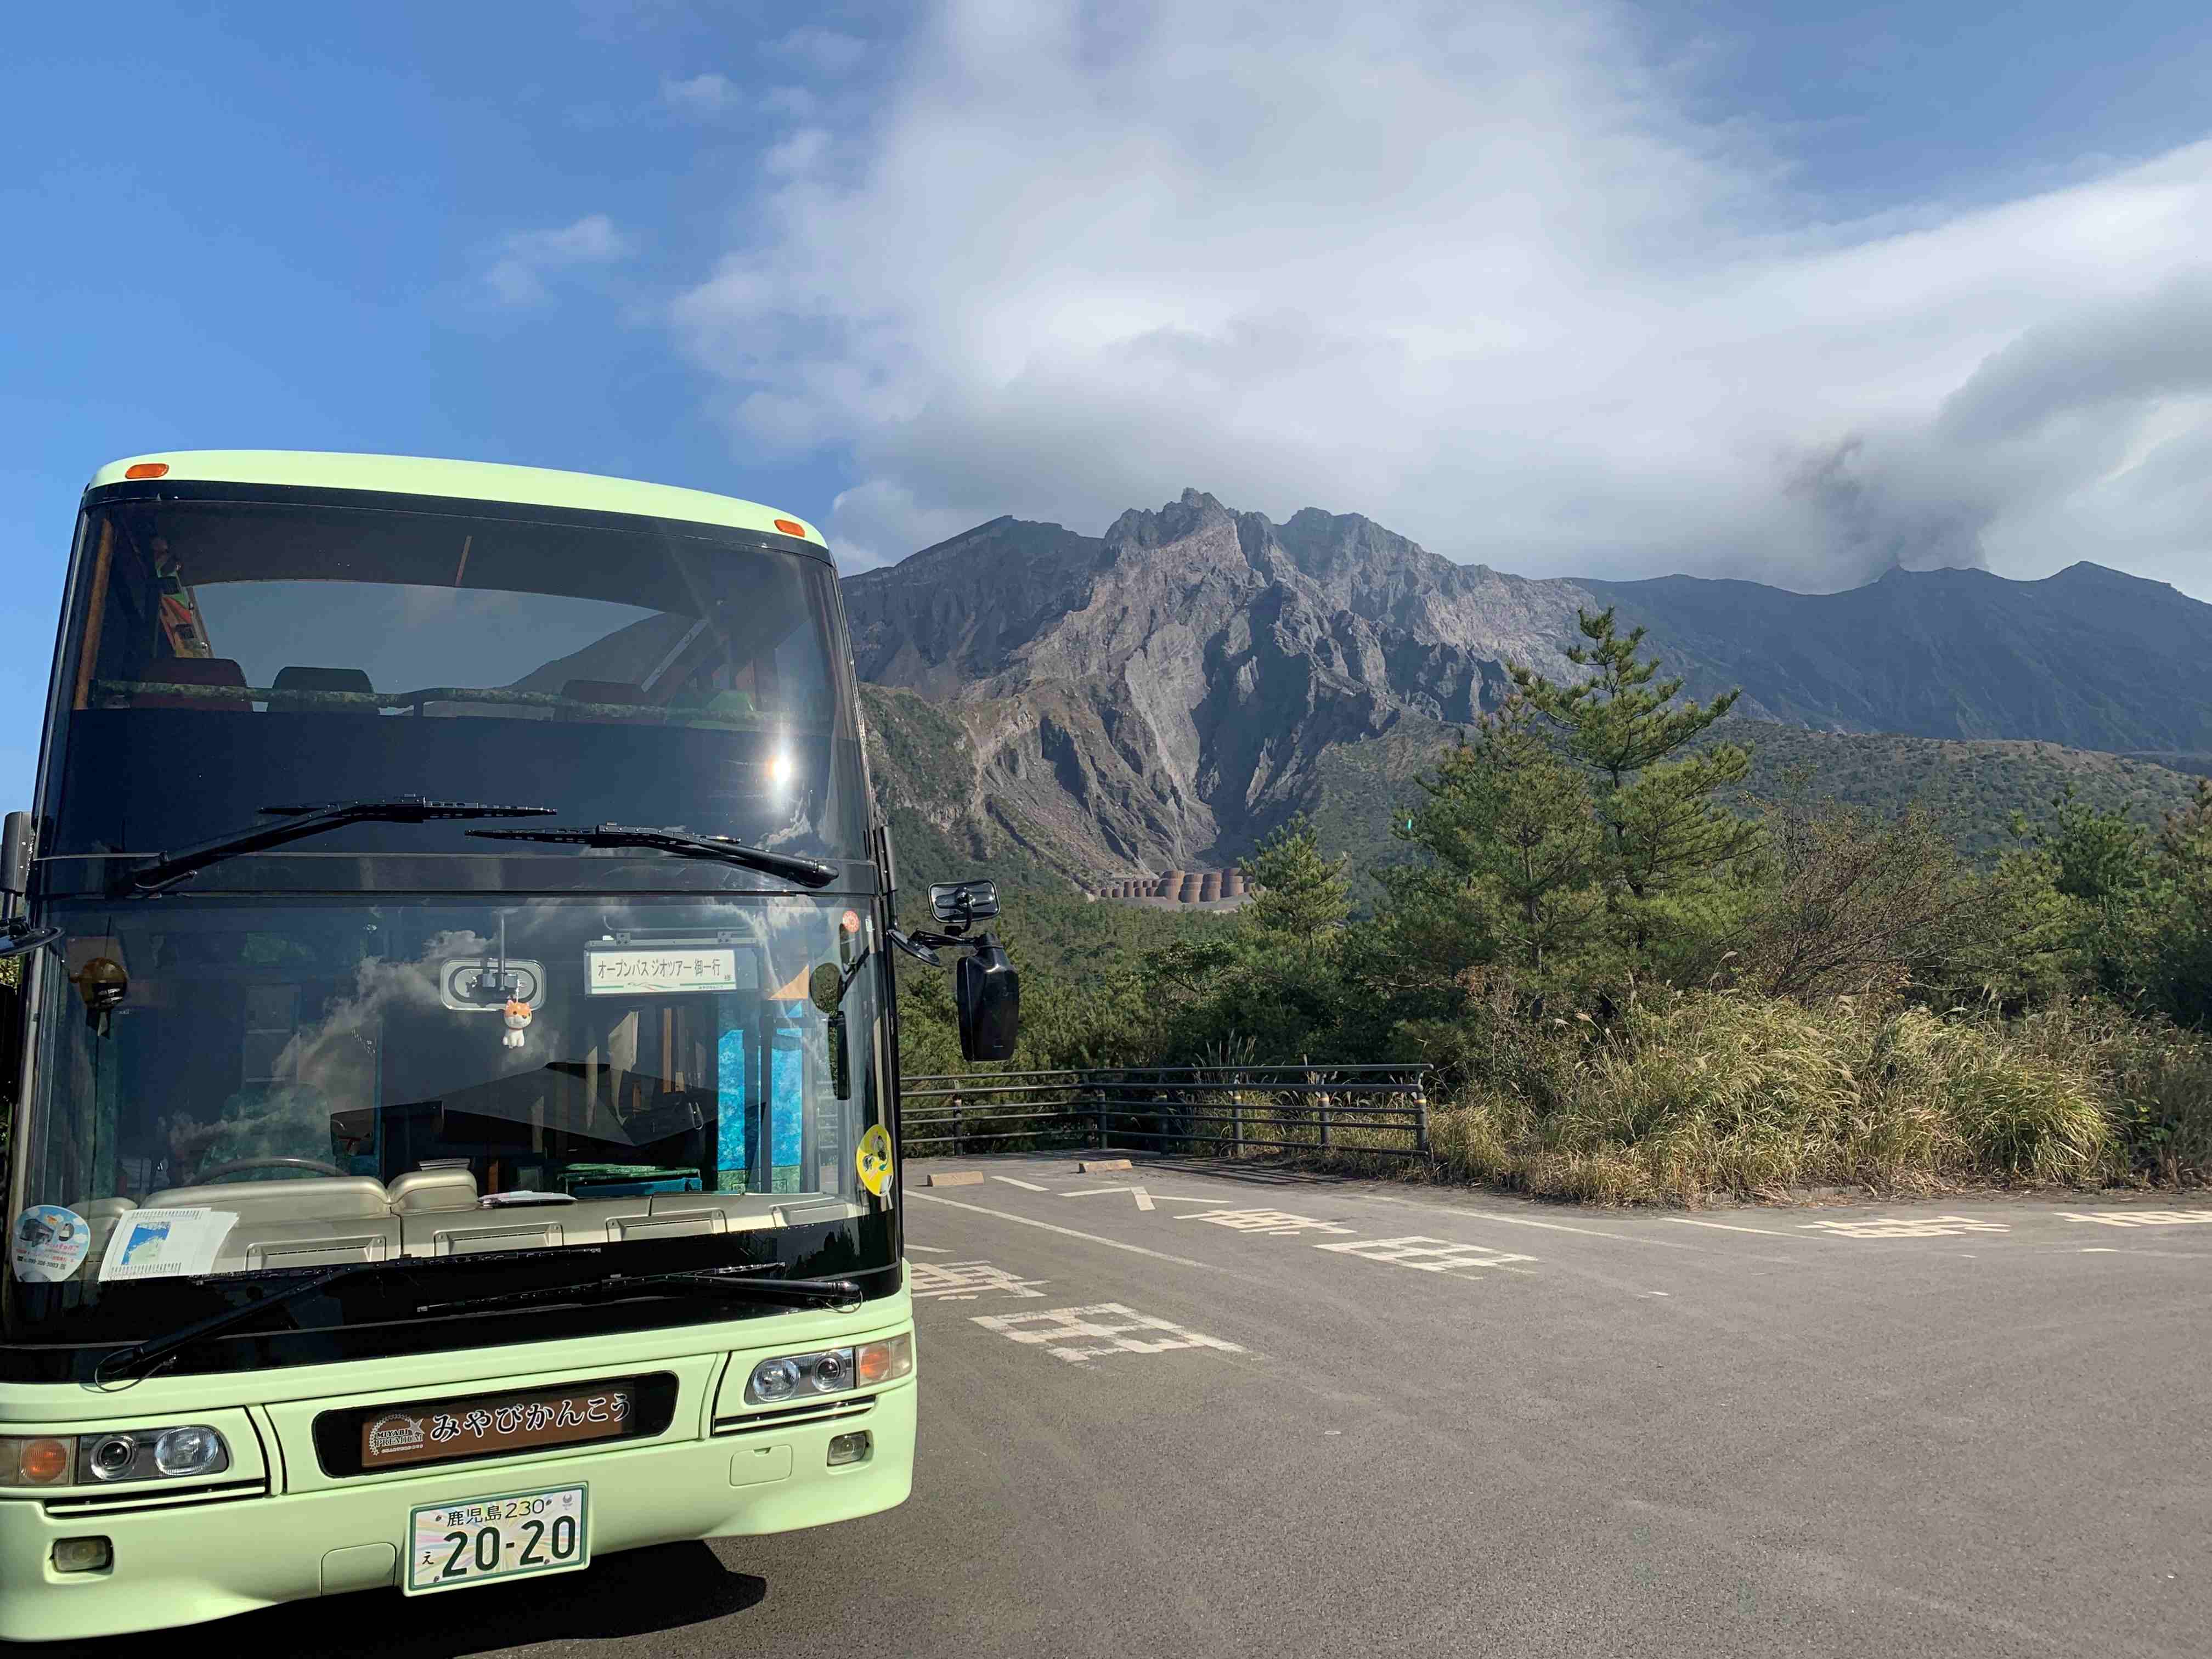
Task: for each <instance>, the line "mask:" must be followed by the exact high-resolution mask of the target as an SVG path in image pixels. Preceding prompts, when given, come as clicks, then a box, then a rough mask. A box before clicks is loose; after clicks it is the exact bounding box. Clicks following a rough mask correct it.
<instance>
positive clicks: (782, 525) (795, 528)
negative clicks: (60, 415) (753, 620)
mask: <svg viewBox="0 0 2212 1659" xmlns="http://www.w3.org/2000/svg"><path fill="white" fill-rule="evenodd" d="M134 470H135V469H134ZM162 470H163V471H167V468H166V467H165V468H163V469H162ZM775 527H776V528H777V529H778V530H781V532H783V533H784V534H785V535H787V536H804V535H805V533H806V526H805V525H803V524H801V523H799V520H796V519H778V520H776V521H775Z"/></svg>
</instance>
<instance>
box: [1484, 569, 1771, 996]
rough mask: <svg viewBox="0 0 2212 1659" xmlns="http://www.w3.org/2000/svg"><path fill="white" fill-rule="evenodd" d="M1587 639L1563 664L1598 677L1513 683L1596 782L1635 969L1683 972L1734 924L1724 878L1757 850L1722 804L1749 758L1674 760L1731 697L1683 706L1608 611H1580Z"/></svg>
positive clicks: (1515, 670) (1703, 755)
mask: <svg viewBox="0 0 2212 1659" xmlns="http://www.w3.org/2000/svg"><path fill="white" fill-rule="evenodd" d="M1576 622H1577V626H1578V628H1579V629H1580V631H1581V633H1582V636H1583V641H1587V643H1582V644H1577V645H1575V646H1573V647H1570V648H1569V650H1568V652H1567V653H1566V655H1567V660H1568V661H1570V662H1571V663H1574V664H1575V665H1577V666H1578V667H1586V668H1590V669H1593V670H1594V672H1593V673H1592V674H1591V676H1590V678H1589V679H1587V680H1584V681H1583V682H1581V683H1580V684H1575V685H1559V684H1554V683H1553V681H1550V680H1547V679H1546V678H1544V677H1543V676H1542V675H1541V674H1538V673H1535V672H1533V671H1530V670H1528V669H1527V668H1523V667H1522V666H1520V665H1517V664H1512V665H1508V666H1509V670H1510V672H1511V674H1512V676H1513V682H1514V684H1516V686H1517V687H1518V688H1519V689H1520V695H1521V696H1522V697H1524V698H1525V699H1527V701H1528V703H1529V704H1530V706H1531V707H1533V708H1534V709H1535V710H1536V711H1537V712H1538V713H1539V714H1542V715H1543V716H1544V717H1545V718H1546V719H1547V720H1549V721H1550V722H1551V723H1552V725H1553V726H1554V727H1556V728H1557V729H1558V731H1559V732H1560V733H1561V734H1562V736H1563V738H1564V740H1565V746H1566V750H1567V752H1568V753H1569V754H1571V756H1573V757H1575V758H1576V759H1577V760H1578V761H1580V762H1582V763H1583V765H1585V766H1587V767H1588V768H1589V769H1590V770H1591V771H1592V772H1593V773H1595V775H1596V779H1597V791H1596V812H1597V819H1598V823H1599V825H1600V827H1601V834H1602V836H1603V839H1604V843H1605V855H1604V860H1603V878H1604V884H1605V887H1606V892H1607V911H1608V914H1609V915H1610V916H1611V918H1612V921H1613V930H1614V933H1615V936H1616V938H1617V939H1619V941H1620V944H1621V945H1624V946H1625V947H1626V949H1627V950H1628V951H1629V952H1630V954H1631V957H1632V961H1633V963H1635V965H1636V966H1638V967H1639V968H1644V969H1650V968H1652V967H1657V966H1663V965H1665V963H1664V961H1663V960H1662V959H1664V958H1669V957H1671V958H1674V961H1675V962H1676V963H1677V964H1678V965H1679V963H1680V960H1681V957H1682V952H1683V951H1685V950H1686V949H1687V948H1690V947H1692V946H1693V945H1695V944H1696V943H1697V942H1698V941H1699V939H1701V938H1705V939H1710V938H1711V937H1712V936H1713V935H1715V934H1716V933H1717V932H1718V931H1720V930H1722V929H1724V928H1725V927H1726V926H1727V925H1728V919H1729V912H1730V911H1731V910H1732V908H1734V906H1735V903H1736V902H1738V901H1739V900H1740V898H1741V892H1740V890H1731V889H1730V888H1729V885H1728V884H1726V883H1725V881H1724V874H1725V872H1727V870H1728V869H1729V866H1732V865H1735V863H1737V862H1738V861H1739V860H1745V859H1747V858H1749V857H1751V856H1752V855H1753V854H1755V853H1756V852H1757V851H1758V850H1759V842H1760V831H1759V826H1758V825H1757V824H1755V823H1751V822H1749V821H1748V820H1747V819H1744V818H1741V817H1738V816H1737V815H1736V814H1735V813H1734V812H1731V811H1729V810H1728V809H1727V808H1726V807H1725V806H1723V805H1721V804H1720V803H1719V801H1718V800H1717V799H1716V797H1717V795H1718V793H1719V792H1720V791H1721V790H1723V789H1724V788H1728V787H1731V786H1733V785H1735V784H1739V783H1741V782H1742V781H1743V779H1744V776H1745V775H1746V774H1747V772H1748V771H1749V770H1750V767H1751V755H1750V752H1749V751H1748V750H1746V749H1744V748H1742V747H1741V745H1739V744H1730V743H1722V744H1713V745H1711V747H1709V748H1706V749H1704V750H1699V751H1698V752H1695V753H1691V754H1683V755H1680V758H1670V757H1675V756H1677V755H1678V754H1679V753H1680V751H1681V750H1683V749H1684V748H1685V747H1686V745H1687V744H1690V743H1691V742H1692V741H1693V740H1694V739H1696V738H1699V737H1700V736H1702V735H1703V734H1704V733H1705V732H1706V731H1707V730H1708V729H1710V728H1711V726H1713V725H1714V723H1715V722H1717V721H1718V720H1721V719H1722V718H1723V716H1724V715H1726V714H1728V712H1729V709H1731V708H1734V707H1735V702H1736V699H1737V698H1738V697H1739V696H1741V695H1742V694H1741V692H1740V691H1728V692H1724V693H1723V694H1722V695H1721V696H1718V697H1717V698H1715V699H1714V700H1713V702H1712V703H1711V705H1710V706H1708V707H1700V706H1699V704H1697V703H1696V702H1687V701H1678V699H1679V698H1680V694H1681V690H1682V682H1681V680H1680V678H1669V679H1663V680H1662V679H1660V678H1659V666H1660V665H1659V662H1658V659H1656V658H1652V659H1644V658H1643V657H1640V656H1638V651H1639V649H1640V648H1641V647H1642V646H1643V643H1644V629H1641V628H1638V629H1631V630H1630V631H1629V632H1628V633H1626V634H1625V635H1624V634H1621V633H1620V632H1618V631H1617V629H1616V628H1615V625H1614V622H1613V611H1612V609H1611V608H1610V607H1608V608H1607V609H1606V610H1604V611H1598V612H1596V613H1595V615H1593V614H1592V613H1590V612H1589V611H1577V613H1576Z"/></svg>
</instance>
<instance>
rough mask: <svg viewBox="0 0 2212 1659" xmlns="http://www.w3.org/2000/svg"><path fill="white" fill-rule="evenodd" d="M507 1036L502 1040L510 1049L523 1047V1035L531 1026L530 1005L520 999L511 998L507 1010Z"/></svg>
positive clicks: (508, 1000)
mask: <svg viewBox="0 0 2212 1659" xmlns="http://www.w3.org/2000/svg"><path fill="white" fill-rule="evenodd" d="M506 1019H507V1035H506V1036H504V1037H503V1038H501V1042H504V1043H506V1045H507V1047H508V1048H520V1047H521V1046H522V1033H523V1031H524V1030H525V1029H526V1028H527V1027H528V1025H529V1024H530V1005H529V1004H528V1003H526V1002H525V1001H523V1000H521V999H520V997H509V998H508V999H507V1008H506Z"/></svg>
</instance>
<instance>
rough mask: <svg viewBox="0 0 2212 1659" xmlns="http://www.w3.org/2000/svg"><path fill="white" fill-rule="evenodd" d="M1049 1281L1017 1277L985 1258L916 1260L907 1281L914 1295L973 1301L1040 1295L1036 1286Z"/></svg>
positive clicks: (948, 1300) (909, 1271) (908, 1273)
mask: <svg viewBox="0 0 2212 1659" xmlns="http://www.w3.org/2000/svg"><path fill="white" fill-rule="evenodd" d="M1049 1282H1050V1281H1049V1280H1048V1279H1017V1278H1015V1277H1014V1275H1013V1274H1012V1273H1008V1272H1007V1271H1006V1269H1005V1268H1004V1267H993V1266H992V1265H991V1264H990V1263H989V1262H987V1261H917V1262H915V1263H914V1264H913V1265H912V1266H911V1267H908V1269H907V1285H908V1289H910V1290H911V1291H913V1292H914V1294H915V1297H916V1299H918V1300H924V1301H926V1300H929V1299H932V1298H935V1299H939V1300H942V1301H945V1302H973V1301H974V1300H975V1298H976V1297H979V1296H1026V1297H1037V1298H1039V1299H1042V1297H1043V1296H1044V1292H1043V1291H1040V1290H1037V1289H1035V1288H1034V1287H1035V1286H1036V1285H1043V1284H1048V1283H1049Z"/></svg>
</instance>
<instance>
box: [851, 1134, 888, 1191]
mask: <svg viewBox="0 0 2212 1659" xmlns="http://www.w3.org/2000/svg"><path fill="white" fill-rule="evenodd" d="M853 1164H854V1168H856V1169H857V1170H860V1184H861V1185H862V1186H863V1187H866V1188H867V1189H868V1190H869V1191H870V1192H872V1193H873V1194H875V1195H876V1196H877V1197H878V1198H881V1197H882V1196H883V1195H884V1182H887V1181H889V1180H890V1178H891V1132H890V1130H889V1129H886V1128H885V1127H884V1126H883V1125H882V1124H880V1123H872V1124H870V1125H869V1126H868V1132H867V1133H866V1134H864V1135H862V1136H861V1137H860V1151H859V1152H855V1153H854V1155H853Z"/></svg>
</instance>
